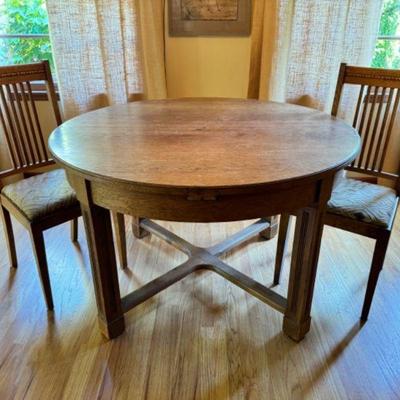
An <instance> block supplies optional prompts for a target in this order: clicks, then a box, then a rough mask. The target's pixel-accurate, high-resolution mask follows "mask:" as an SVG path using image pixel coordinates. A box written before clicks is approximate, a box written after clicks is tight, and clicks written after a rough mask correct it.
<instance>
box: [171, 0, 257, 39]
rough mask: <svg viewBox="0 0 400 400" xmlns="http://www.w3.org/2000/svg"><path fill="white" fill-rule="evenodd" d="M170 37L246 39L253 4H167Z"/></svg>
mask: <svg viewBox="0 0 400 400" xmlns="http://www.w3.org/2000/svg"><path fill="white" fill-rule="evenodd" d="M168 1H169V3H168V4H169V9H168V12H169V34H170V36H210V35H215V36H247V35H249V34H250V31H251V0H168Z"/></svg>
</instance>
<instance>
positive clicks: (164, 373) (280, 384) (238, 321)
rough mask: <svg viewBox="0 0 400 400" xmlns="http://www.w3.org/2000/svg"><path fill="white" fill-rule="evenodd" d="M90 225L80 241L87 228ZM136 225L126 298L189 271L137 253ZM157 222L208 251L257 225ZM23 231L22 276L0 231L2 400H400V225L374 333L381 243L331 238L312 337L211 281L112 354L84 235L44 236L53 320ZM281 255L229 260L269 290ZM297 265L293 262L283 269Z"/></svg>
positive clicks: (165, 306) (177, 256)
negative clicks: (368, 311) (102, 330)
mask: <svg viewBox="0 0 400 400" xmlns="http://www.w3.org/2000/svg"><path fill="white" fill-rule="evenodd" d="M79 223H80V228H83V226H82V219H79ZM126 223H127V228H128V229H127V232H126V235H127V247H128V251H129V254H128V258H129V259H132V260H134V261H135V263H134V265H130V266H129V268H128V269H125V270H119V271H118V272H119V282H120V288H121V294H122V295H125V294H127V293H129V292H130V291H132V290H135V289H137V288H140V287H141V286H142V285H143V284H145V283H147V282H149V281H151V280H153V279H154V278H156V277H157V275H161V274H163V273H165V272H167V271H168V266H169V265H178V264H181V263H182V262H184V261H185V258H186V256H185V255H184V254H183V253H182V252H180V251H177V250H176V249H175V248H174V247H172V246H169V245H168V244H166V243H165V242H164V241H161V240H159V239H158V237H156V236H155V235H151V236H150V237H147V238H144V239H143V240H136V239H135V238H134V236H133V234H132V231H131V229H130V224H131V222H130V217H126ZM157 223H158V224H159V225H162V226H163V227H164V228H165V229H167V230H170V231H173V232H175V233H176V234H177V235H178V236H180V237H183V238H185V240H187V241H189V242H192V243H195V244H196V245H197V246H200V247H203V246H208V245H209V244H210V243H217V242H220V241H223V240H225V239H226V238H227V237H229V236H231V235H232V234H234V233H235V232H237V231H239V230H241V229H242V228H244V227H245V226H247V225H248V224H249V223H250V221H243V222H233V223H222V224H218V223H217V224H211V225H210V224H187V223H171V222H160V221H157ZM0 224H1V223H0ZM14 227H15V229H14V233H15V239H16V243H17V247H18V255H19V258H20V264H21V266H20V268H21V270H22V269H23V270H24V273H20V271H19V272H16V271H13V270H10V269H8V268H7V265H8V258H7V249H6V242H5V240H4V236H2V235H3V229H2V226H1V225H0V299H1V312H0V326H1V334H0V349H1V352H0V397H1V399H41V400H42V399H43V400H47V399H49V400H53V399H118V400H131V399H134V400H168V399H196V400H222V399H229V400H243V399H246V398H247V399H249V400H264V399H270V400H282V399H307V400H320V399H329V400H343V399H382V398H383V399H385V398H387V399H397V398H398V389H397V388H398V382H399V376H400V354H399V352H398V351H396V349H397V347H396V346H397V338H398V337H399V335H400V309H399V302H400V293H399V290H398V284H399V282H400V269H399V265H400V219H399V218H397V219H396V223H395V228H394V230H393V234H392V237H391V242H390V246H389V248H388V252H387V257H386V262H385V268H384V269H383V271H382V274H381V278H380V282H379V285H378V287H377V289H376V294H375V298H374V318H370V321H369V322H368V324H364V325H360V324H359V323H358V320H357V316H358V315H359V311H360V308H361V305H362V297H363V290H362V286H364V284H366V282H367V279H368V271H367V269H366V268H365V264H366V263H368V262H369V261H368V260H369V259H370V256H371V254H372V252H373V250H374V241H373V240H371V239H368V238H366V237H363V236H360V235H353V234H351V233H348V232H345V231H342V230H339V229H334V228H331V227H329V226H326V227H325V228H324V234H323V241H322V248H321V254H320V261H319V265H318V278H317V280H316V285H315V292H314V300H313V307H312V316H313V318H312V329H311V330H310V332H309V333H308V335H307V338H306V340H303V341H302V342H300V343H297V344H294V343H293V342H292V340H290V339H289V338H287V337H286V336H285V335H284V334H283V333H282V332H281V325H282V321H281V315H280V314H279V313H278V312H276V311H275V310H274V309H272V308H270V307H266V306H265V304H264V303H262V302H260V301H259V300H258V299H256V298H253V297H252V296H250V295H249V294H247V293H246V292H244V291H242V290H241V289H240V288H237V287H236V286H234V285H232V284H231V283H230V282H229V281H227V280H225V279H221V278H220V276H218V275H217V274H214V273H213V272H208V271H204V272H197V273H194V274H192V275H189V276H187V277H186V278H185V279H184V280H182V281H181V282H179V283H177V284H175V285H173V286H171V287H170V288H169V289H168V290H165V291H163V292H162V293H160V294H159V295H158V296H156V297H154V298H152V299H149V300H148V301H146V302H144V303H142V304H141V305H140V306H138V307H136V308H134V309H133V310H131V311H130V312H129V313H128V314H126V331H125V334H124V335H122V336H120V337H119V338H118V339H116V340H111V341H105V340H104V339H103V338H102V337H101V335H99V332H98V327H97V323H96V303H95V297H94V296H93V285H92V280H91V278H90V261H89V257H88V250H87V246H86V238H85V235H82V236H81V238H80V245H76V246H75V245H72V244H71V243H70V242H69V240H68V238H69V230H68V224H65V225H60V226H58V227H55V228H54V229H51V230H48V231H47V232H45V239H46V250H47V252H48V254H49V256H50V258H51V268H50V271H49V272H50V277H51V281H52V287H53V292H54V303H55V313H54V314H49V315H46V313H45V312H44V310H45V305H44V303H43V302H42V301H38V297H39V296H40V284H39V282H38V279H37V273H36V271H35V261H34V258H33V253H32V250H31V246H30V242H29V237H28V236H27V235H26V232H25V229H24V228H23V227H22V226H21V225H20V224H14ZM289 236H290V238H292V236H293V229H291V230H290V232H289ZM275 248H276V239H273V240H272V241H269V242H266V241H264V240H262V239H259V238H257V237H255V238H253V239H251V240H250V241H249V242H248V243H247V244H246V246H241V247H240V248H238V249H236V250H234V251H232V252H229V253H228V254H226V255H225V256H224V258H223V259H224V261H225V262H227V263H229V264H231V265H232V266H234V267H235V268H236V269H238V270H239V271H241V272H242V273H245V274H247V275H249V276H250V277H252V278H253V279H254V280H257V281H260V282H263V283H264V284H266V285H267V286H269V285H270V284H271V283H272V280H273V268H268V267H267V266H268V265H270V264H271V263H273V261H274V258H275ZM289 264H290V255H289V254H287V256H286V257H285V259H284V269H285V270H286V268H288V267H289ZM287 282H288V275H287V274H282V282H281V285H279V286H277V287H276V288H274V290H275V291H277V293H279V294H280V295H282V296H285V297H286V295H287V293H286V289H287ZM21 288H23V290H21ZM382 327H384V329H383V328H382ZM82 371H85V372H84V373H83V372H82Z"/></svg>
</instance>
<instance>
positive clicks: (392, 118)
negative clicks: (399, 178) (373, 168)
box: [378, 89, 400, 172]
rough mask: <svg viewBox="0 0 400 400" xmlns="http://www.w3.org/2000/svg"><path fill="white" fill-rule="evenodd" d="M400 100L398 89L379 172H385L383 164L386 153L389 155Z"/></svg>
mask: <svg viewBox="0 0 400 400" xmlns="http://www.w3.org/2000/svg"><path fill="white" fill-rule="evenodd" d="M399 100H400V90H399V89H397V90H396V99H395V101H394V106H393V109H392V111H391V116H390V122H389V127H388V130H387V134H386V138H385V144H384V145H383V149H382V154H381V159H380V162H379V166H378V171H379V172H380V171H383V163H384V162H385V159H386V153H387V149H388V146H389V141H390V138H391V135H392V132H393V125H394V121H395V119H396V114H397V111H398V109H399ZM399 172H400V171H399Z"/></svg>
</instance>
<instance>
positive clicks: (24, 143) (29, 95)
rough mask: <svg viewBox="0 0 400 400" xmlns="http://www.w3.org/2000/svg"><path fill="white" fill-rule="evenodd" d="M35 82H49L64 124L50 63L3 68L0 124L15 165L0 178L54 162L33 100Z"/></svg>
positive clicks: (53, 104)
mask: <svg viewBox="0 0 400 400" xmlns="http://www.w3.org/2000/svg"><path fill="white" fill-rule="evenodd" d="M34 81H42V82H44V83H45V85H46V89H47V94H48V99H49V102H50V105H51V107H52V109H53V111H54V116H55V119H56V123H57V125H60V124H61V123H62V120H61V113H60V110H59V108H58V103H57V96H56V93H55V90H54V83H53V79H52V76H51V71H50V66H49V63H48V61H42V62H40V63H34V64H24V65H12V66H6V67H0V122H1V125H2V128H3V129H2V130H3V133H4V137H5V144H6V146H7V148H8V153H9V155H10V159H11V163H12V168H11V169H8V170H7V171H0V178H2V177H5V176H9V175H13V174H16V173H21V172H24V171H26V170H30V169H34V168H38V167H42V166H45V165H49V164H51V163H53V160H52V159H51V157H50V156H49V153H48V151H47V147H46V144H45V139H44V135H43V130H42V127H41V124H40V120H39V114H38V111H37V108H36V104H35V101H34V98H33V92H32V85H31V82H34Z"/></svg>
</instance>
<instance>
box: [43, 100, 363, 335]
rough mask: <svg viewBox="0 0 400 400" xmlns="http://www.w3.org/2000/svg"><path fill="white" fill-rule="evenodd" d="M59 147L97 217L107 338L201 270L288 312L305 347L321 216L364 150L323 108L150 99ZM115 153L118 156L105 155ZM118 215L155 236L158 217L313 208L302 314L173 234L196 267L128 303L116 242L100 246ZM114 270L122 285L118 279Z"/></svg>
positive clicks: (303, 260)
mask: <svg viewBox="0 0 400 400" xmlns="http://www.w3.org/2000/svg"><path fill="white" fill-rule="evenodd" d="M71 132H74V135H71V134H70V133H71ZM99 132H101V135H99ZM299 135H300V138H301V140H299ZM49 146H50V149H51V152H52V154H53V155H54V157H55V158H56V160H57V161H58V162H59V163H60V165H62V166H63V167H64V168H65V169H66V170H67V174H68V178H69V181H70V183H71V185H72V187H74V189H75V190H76V193H77V196H78V198H79V200H80V201H81V202H82V203H84V204H85V207H86V208H85V210H86V213H87V216H90V218H89V217H85V220H86V221H87V224H88V227H87V229H88V231H90V235H91V255H92V257H91V258H92V268H93V275H94V280H95V287H96V293H97V300H98V308H99V317H100V323H101V326H102V331H103V333H105V334H106V336H107V337H109V338H111V337H115V336H116V335H117V334H119V333H120V332H121V331H122V329H123V321H124V317H123V311H127V310H128V309H130V308H131V307H133V306H136V305H137V304H139V303H140V302H142V301H144V300H145V299H147V298H149V296H151V295H153V294H155V293H157V292H159V291H160V290H162V289H164V288H166V287H167V286H169V285H170V284H172V283H173V282H176V281H177V280H179V279H181V278H182V277H184V276H186V275H187V274H188V273H190V272H192V271H194V270H195V269H198V267H202V268H208V269H211V270H213V271H214V272H217V273H218V274H220V275H222V276H223V277H225V278H226V279H228V280H230V281H231V282H233V283H235V284H236V285H238V286H240V287H241V288H243V289H245V290H246V291H248V292H250V293H252V294H253V295H255V296H257V297H258V298H260V299H262V300H263V301H266V302H268V304H270V305H273V306H275V308H277V309H278V310H280V311H281V312H285V323H284V330H285V332H286V333H287V334H288V335H289V336H290V337H292V338H293V339H295V340H301V339H302V338H303V337H304V335H305V334H306V332H307V330H308V328H309V320H310V316H309V311H310V306H311V299H312V291H313V283H314V279H315V270H316V260H317V258H318V252H319V240H318V237H319V235H320V228H321V227H320V223H321V217H320V216H321V215H322V214H323V212H324V209H325V205H326V201H327V199H328V197H329V196H328V194H330V189H331V186H332V180H333V176H334V175H335V173H336V172H337V171H338V170H339V169H341V168H343V167H344V166H345V165H347V164H348V163H349V162H351V161H352V160H353V159H354V158H355V157H356V154H357V151H358V146H359V138H358V135H357V134H356V133H355V131H354V130H353V129H352V128H351V127H349V126H348V125H347V124H345V123H344V122H342V121H339V120H336V119H335V118H332V117H331V116H329V115H326V114H323V113H320V112H318V111H315V110H309V109H307V108H303V107H299V106H293V105H285V104H279V103H261V102H257V101H246V100H224V99H185V100H164V101H148V102H135V103H130V104H127V105H120V106H113V107H109V108H104V109H101V110H97V111H94V112H90V113H88V114H85V115H83V116H80V117H77V118H74V119H72V120H70V121H67V122H66V123H64V124H63V125H61V126H60V127H59V128H58V129H56V130H55V131H54V132H53V133H52V135H51V137H50V139H49ZM104 148H107V149H108V150H109V151H107V153H104ZM133 152H134V154H135V157H132V154H133ZM299 160H301V161H299ZM106 209H111V210H113V211H114V212H119V213H123V214H129V215H135V216H140V217H141V218H146V219H145V220H141V222H140V225H139V226H140V227H141V228H143V229H145V230H147V231H150V232H151V233H156V232H158V233H160V232H159V229H155V228H154V226H153V227H151V226H149V223H148V222H147V220H148V219H149V218H153V219H161V220H176V221H182V222H216V221H218V222H226V221H232V220H244V219H252V218H260V217H263V216H265V215H276V214H279V213H281V212H285V211H286V212H288V211H289V210H290V211H295V210H302V211H299V212H304V213H306V214H307V215H309V216H310V217H309V218H304V219H303V222H302V224H301V227H302V228H301V231H299V233H298V234H297V235H296V240H297V242H298V243H299V244H298V246H299V247H302V246H305V247H306V248H307V251H306V252H305V253H302V254H301V256H300V258H299V260H298V261H294V266H293V274H295V275H296V277H299V276H300V277H301V279H300V280H298V279H294V280H293V281H292V284H291V285H290V287H289V295H288V299H289V303H290V305H289V304H288V307H286V300H282V299H280V298H279V300H276V298H277V296H275V295H274V294H273V293H271V292H272V291H271V290H270V289H267V288H266V287H264V286H263V285H261V284H260V283H258V282H255V281H253V280H252V279H250V278H249V277H247V276H246V275H244V274H242V273H239V272H238V271H235V270H234V269H232V268H231V267H230V266H228V265H226V264H225V263H224V262H223V261H222V260H220V259H219V258H218V257H216V256H215V255H214V254H212V253H210V251H209V250H207V249H203V250H202V251H200V250H198V249H193V248H191V247H190V246H189V247H188V245H187V244H185V243H184V242H182V240H180V239H179V238H176V236H175V235H174V234H172V233H171V232H164V233H163V234H162V237H163V238H164V239H166V240H167V241H168V242H170V243H175V244H178V246H181V249H183V251H185V252H186V253H187V254H189V255H190V256H191V258H189V260H188V262H187V263H186V264H183V265H182V266H180V267H177V268H176V269H175V270H172V271H171V272H170V273H168V274H167V275H165V276H163V277H160V278H158V280H156V281H154V282H152V283H149V284H148V285H146V286H144V287H143V288H142V289H139V290H138V291H136V292H133V293H132V294H130V295H129V294H128V295H127V296H125V297H124V298H123V299H122V302H121V299H120V297H119V296H118V295H117V293H119V288H118V282H116V280H115V274H116V271H115V254H114V249H113V248H112V247H111V246H107V245H105V244H104V246H100V245H99V244H97V245H96V244H95V243H96V240H97V241H99V243H100V241H101V240H104V239H101V238H100V237H99V238H96V237H97V236H100V235H101V236H102V237H103V238H106V237H111V233H110V229H111V225H110V223H109V219H110V217H109V213H108V211H106ZM266 227H267V226H264V229H265V228H266ZM264 229H261V230H258V231H257V232H256V233H259V232H261V231H262V230H264ZM303 231H305V232H306V235H305V238H306V242H304V239H303V238H302V237H301V232H303ZM242 234H244V236H246V235H247V233H246V232H245V233H242ZM242 234H238V235H239V238H238V236H234V238H233V243H236V242H237V241H238V242H241V239H240V236H241V235H242ZM228 247H229V246H228ZM110 270H113V272H112V274H113V278H112V279H111V278H109V279H106V275H107V274H111V272H110ZM121 304H122V306H121ZM110 310H112V312H111V311H110Z"/></svg>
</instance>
